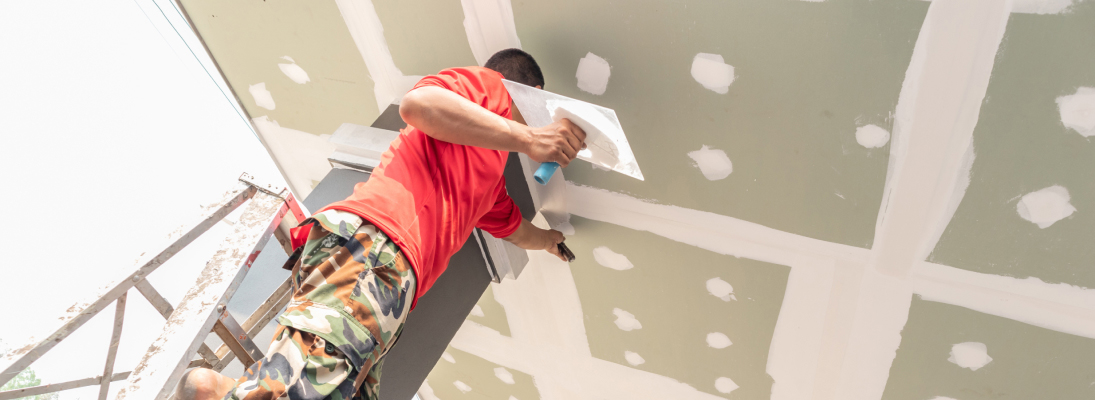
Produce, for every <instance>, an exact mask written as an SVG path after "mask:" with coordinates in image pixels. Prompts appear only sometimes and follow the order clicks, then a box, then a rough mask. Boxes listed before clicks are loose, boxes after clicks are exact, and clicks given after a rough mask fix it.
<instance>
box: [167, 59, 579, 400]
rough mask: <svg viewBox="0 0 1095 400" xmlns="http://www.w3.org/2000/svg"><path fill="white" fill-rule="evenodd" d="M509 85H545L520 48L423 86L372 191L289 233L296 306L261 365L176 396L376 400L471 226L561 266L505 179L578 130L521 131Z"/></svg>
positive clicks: (362, 188) (403, 112) (205, 379)
mask: <svg viewBox="0 0 1095 400" xmlns="http://www.w3.org/2000/svg"><path fill="white" fill-rule="evenodd" d="M503 78H506V79H509V80H512V81H515V82H520V83H523V84H526V85H529V86H533V87H538V88H542V87H543V85H544V78H543V74H542V73H541V72H540V67H539V66H538V65H537V64H536V61H535V60H534V59H533V58H532V56H530V55H529V54H528V53H525V52H523V51H521V50H518V49H508V50H503V51H500V52H498V53H496V54H495V55H494V56H492V57H491V58H490V60H488V61H487V63H486V64H485V66H484V67H466V68H451V69H447V70H444V71H441V72H440V73H438V74H437V75H432V76H428V77H425V78H423V79H422V80H421V81H419V82H418V84H417V85H415V87H414V88H413V89H411V91H410V92H408V93H407V94H406V95H405V96H404V97H403V100H402V102H401V103H400V107H399V114H400V116H402V117H403V120H404V121H405V122H407V127H406V128H404V129H403V130H401V131H400V135H399V137H398V138H397V139H396V140H394V141H393V142H392V144H391V147H390V148H389V149H388V151H387V152H385V153H384V155H383V157H382V160H381V163H380V166H378V167H377V168H376V169H375V170H374V171H373V173H372V176H371V177H370V178H369V180H368V181H367V182H364V183H360V184H358V185H357V186H356V187H355V188H354V193H353V195H351V196H350V197H348V198H347V199H346V200H343V201H340V202H336V203H334V204H331V205H329V206H327V207H326V208H324V209H322V210H320V211H319V212H317V213H316V214H315V215H313V216H312V218H309V219H308V220H307V221H305V222H304V223H302V224H301V225H300V226H299V227H297V228H296V229H295V230H294V233H293V244H294V247H298V250H297V252H296V253H295V254H294V257H292V258H291V259H290V262H292V263H294V266H293V290H294V293H293V300H292V301H291V302H290V303H289V305H288V306H287V308H286V311H285V312H284V313H283V314H282V315H281V316H280V317H279V318H278V323H279V326H278V330H277V331H276V332H275V334H274V340H273V343H271V345H270V349H269V350H268V351H267V354H266V356H265V357H264V358H263V359H262V360H259V361H256V362H255V364H253V365H251V366H250V367H249V368H248V369H247V372H246V374H245V375H244V376H243V377H242V378H240V379H239V380H238V381H237V380H232V379H230V378H228V377H224V376H222V375H220V374H218V373H216V372H214V371H212V370H208V369H196V370H192V371H190V372H189V373H188V374H187V375H186V376H185V377H184V378H183V380H182V382H180V385H179V389H178V395H179V397H180V398H183V399H191V398H199V399H247V400H253V399H275V398H286V397H288V398H290V399H294V400H296V399H349V398H355V399H357V398H361V399H378V398H379V378H380V370H381V366H382V364H383V356H384V355H385V354H386V353H387V352H388V350H390V349H391V346H392V344H393V343H394V342H395V340H396V338H397V337H398V336H399V334H400V332H402V328H403V323H404V321H406V317H407V313H408V312H409V311H410V310H411V309H413V308H414V306H415V304H417V300H418V298H419V297H421V296H422V295H423V294H425V293H426V292H427V291H428V290H429V289H430V287H431V286H433V284H434V282H435V281H437V278H438V277H439V276H440V275H441V273H443V272H444V271H445V268H446V267H447V266H448V262H449V258H450V257H451V256H452V255H453V254H454V253H455V252H456V251H457V250H459V249H460V247H461V246H463V244H464V241H466V240H467V239H468V236H469V235H470V234H471V231H472V229H473V228H474V227H479V228H481V229H483V230H486V231H487V232H489V233H490V234H491V235H493V236H495V237H500V238H503V239H504V240H506V241H509V242H511V243H513V244H515V245H517V246H518V247H521V248H523V249H528V250H547V251H548V252H550V253H552V254H555V255H556V256H558V257H559V258H561V259H563V260H565V258H564V256H563V255H562V254H559V250H558V247H557V244H558V243H561V242H562V241H563V235H562V233H560V232H559V231H555V230H544V229H540V228H537V227H536V226H533V225H532V224H531V223H529V221H527V220H525V219H523V218H522V217H521V214H520V212H519V211H518V209H517V206H516V205H515V204H514V203H513V200H512V199H510V197H509V195H508V194H507V193H506V182H505V178H504V177H503V176H502V172H503V170H504V169H505V165H506V159H507V158H508V157H509V152H511V151H517V152H521V153H525V154H527V155H528V156H529V158H531V159H533V160H535V161H538V162H547V161H554V162H558V163H559V164H560V165H561V166H563V167H565V166H566V165H567V164H569V163H570V161H571V160H573V159H574V157H575V155H576V154H577V153H578V151H579V150H581V149H582V148H583V147H585V144H584V141H585V132H582V130H581V129H580V128H578V127H577V126H575V125H574V124H572V123H570V121H567V120H565V119H564V120H561V121H559V122H557V123H554V124H551V125H548V126H545V127H541V128H530V127H528V126H526V125H525V124H524V119H523V118H521V116H520V113H519V112H518V111H517V109H516V108H514V106H513V102H512V100H511V99H510V97H509V93H508V92H507V91H506V89H505V86H503V85H502V79H503ZM408 304H409V305H408Z"/></svg>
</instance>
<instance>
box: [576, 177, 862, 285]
mask: <svg viewBox="0 0 1095 400" xmlns="http://www.w3.org/2000/svg"><path fill="white" fill-rule="evenodd" d="M566 196H567V200H566V205H567V210H568V211H569V212H570V213H571V214H573V215H577V216H580V217H583V218H589V219H592V220H596V221H601V222H607V223H610V224H614V225H619V226H623V227H626V228H630V229H635V230H639V231H645V232H650V233H653V234H656V235H659V236H662V237H665V238H667V239H670V240H673V241H677V242H681V243H685V244H689V245H692V246H696V247H699V248H702V249H705V250H709V251H712V252H715V253H719V254H724V255H731V256H735V257H745V258H750V259H754V260H758V261H765V262H770V263H775V264H781V265H787V266H793V265H796V264H803V262H802V260H807V259H808V260H820V261H824V260H829V259H841V260H849V261H853V262H865V261H866V260H867V256H868V250H867V249H863V248H859V247H854V246H847V245H843V244H839V243H831V242H826V241H822V240H817V239H813V238H808V237H805V236H800V235H796V234H793V233H788V232H783V231H780V230H776V229H772V228H769V227H766V226H763V225H760V224H756V223H752V222H748V221H744V220H740V219H737V218H733V217H729V216H725V215H719V214H715V213H711V212H706V211H700V210H693V209H688V208H683V207H677V206H672V205H663V204H654V203H649V202H646V201H643V200H641V199H637V198H634V197H631V196H627V195H625V194H621V193H615V192H610V191H607V190H603V189H597V188H592V187H588V186H581V185H576V184H574V183H571V182H567V186H566ZM805 264H807V265H812V264H811V263H805Z"/></svg>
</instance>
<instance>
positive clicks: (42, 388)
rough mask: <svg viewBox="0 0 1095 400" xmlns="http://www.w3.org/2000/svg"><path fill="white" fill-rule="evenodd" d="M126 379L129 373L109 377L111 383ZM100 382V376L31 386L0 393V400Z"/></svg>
mask: <svg viewBox="0 0 1095 400" xmlns="http://www.w3.org/2000/svg"><path fill="white" fill-rule="evenodd" d="M128 377H129V371H126V372H118V373H115V374H114V375H112V376H111V377H110V381H111V382H117V381H121V380H125V379H126V378H128ZM102 380H103V377H102V376H96V377H94V378H84V379H77V380H74V381H68V382H61V383H50V384H46V385H39V386H32V387H25V388H19V389H13V390H7V391H3V392H0V400H13V399H19V398H23V397H30V396H37V395H40V394H47V393H54V392H60V391H62V390H69V389H76V388H82V387H85V386H94V385H99V384H101V382H102Z"/></svg>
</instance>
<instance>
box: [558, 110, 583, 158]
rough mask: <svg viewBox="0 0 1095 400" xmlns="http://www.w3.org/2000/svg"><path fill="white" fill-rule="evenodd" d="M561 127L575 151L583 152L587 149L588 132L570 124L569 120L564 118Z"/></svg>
mask: <svg viewBox="0 0 1095 400" xmlns="http://www.w3.org/2000/svg"><path fill="white" fill-rule="evenodd" d="M559 122H560V123H561V125H562V126H561V127H562V128H563V129H564V130H565V136H566V139H567V142H569V143H570V146H571V147H573V148H574V150H575V151H581V150H582V149H584V148H585V139H586V132H585V131H584V130H582V128H581V127H579V126H578V125H575V124H574V123H573V122H570V120H569V119H566V118H563V119H561V120H559Z"/></svg>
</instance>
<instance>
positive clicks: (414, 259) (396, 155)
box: [320, 67, 521, 309]
mask: <svg viewBox="0 0 1095 400" xmlns="http://www.w3.org/2000/svg"><path fill="white" fill-rule="evenodd" d="M423 86H438V87H443V88H445V89H448V90H451V91H453V92H454V93H456V94H458V95H460V96H463V97H464V98H466V99H468V100H470V101H471V102H473V103H476V104H479V105H480V106H482V107H483V108H486V109H487V110H490V112H493V113H495V114H498V115H500V116H502V117H505V118H512V115H511V113H510V97H509V92H507V91H506V87H505V86H503V85H502V74H500V73H498V72H495V71H492V70H490V69H486V68H482V67H467V68H452V69H446V70H444V71H441V72H439V73H438V74H437V75H433V76H427V77H425V78H422V80H421V81H419V82H418V84H417V85H415V88H420V87H423ZM412 90H414V89H412ZM508 157H509V153H508V152H504V151H498V150H490V149H484V148H481V147H474V146H464V145H459V144H453V143H449V142H444V141H440V140H436V139H434V138H432V137H430V136H428V135H426V134H425V133H423V132H422V131H420V130H418V129H417V128H415V127H413V126H410V125H408V126H407V127H406V128H404V129H402V130H401V131H400V132H399V137H398V138H396V139H395V140H394V141H392V145H391V147H389V148H388V151H386V152H384V155H383V156H382V157H381V161H380V166H378V167H376V169H374V170H373V173H372V177H370V178H369V180H368V181H366V182H364V183H359V184H357V185H356V186H355V187H354V194H353V195H351V196H350V197H348V198H346V200H343V201H340V202H337V203H333V204H331V205H329V206H327V207H325V208H324V210H327V209H336V210H343V211H349V212H352V213H354V214H357V215H360V216H361V217H362V218H364V219H365V220H367V221H369V222H371V223H373V225H376V227H377V228H380V230H382V231H384V233H387V234H388V236H389V237H391V238H392V240H394V241H395V244H396V245H398V246H399V248H400V249H401V250H402V251H403V254H404V256H405V257H406V258H407V260H408V261H410V263H411V267H412V268H414V272H415V276H416V278H417V281H418V286H417V289H416V290H415V298H414V301H413V302H412V303H411V309H414V306H415V305H416V304H417V303H418V297H420V296H422V295H423V294H426V292H427V291H429V290H430V287H431V286H433V283H434V282H435V281H437V278H438V277H439V276H441V273H442V272H445V268H446V267H447V266H448V264H449V258H450V257H452V255H453V253H456V251H457V250H460V247H462V246H463V245H464V241H466V240H467V239H468V236H469V235H470V234H471V231H472V227H478V228H480V229H483V230H485V231H487V232H490V234H491V235H493V236H494V237H499V238H501V237H506V236H509V235H510V234H512V233H513V232H514V231H516V230H517V227H518V226H520V224H521V212H520V210H518V208H517V205H515V204H514V203H513V200H512V199H510V197H509V195H508V194H506V180H505V178H504V177H503V176H502V172H503V170H505V168H506V159H507V158H508ZM320 211H322V210H320Z"/></svg>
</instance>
